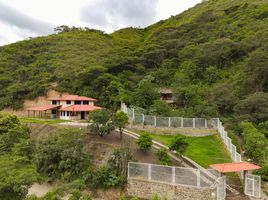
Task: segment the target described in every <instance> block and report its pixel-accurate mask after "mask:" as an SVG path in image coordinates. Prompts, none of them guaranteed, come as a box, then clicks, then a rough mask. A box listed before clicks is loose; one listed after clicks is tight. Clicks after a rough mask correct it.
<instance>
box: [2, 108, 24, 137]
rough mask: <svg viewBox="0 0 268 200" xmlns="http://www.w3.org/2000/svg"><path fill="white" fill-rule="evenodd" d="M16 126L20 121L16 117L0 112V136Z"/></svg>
mask: <svg viewBox="0 0 268 200" xmlns="http://www.w3.org/2000/svg"><path fill="white" fill-rule="evenodd" d="M18 125H20V121H19V119H18V118H17V116H16V115H11V114H8V113H4V112H0V135H2V134H3V133H6V132H7V131H8V130H10V129H11V128H14V127H16V126H18Z"/></svg>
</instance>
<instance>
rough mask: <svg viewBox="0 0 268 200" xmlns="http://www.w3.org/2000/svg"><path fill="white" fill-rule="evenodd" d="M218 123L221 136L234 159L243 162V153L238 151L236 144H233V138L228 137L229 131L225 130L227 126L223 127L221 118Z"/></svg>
mask: <svg viewBox="0 0 268 200" xmlns="http://www.w3.org/2000/svg"><path fill="white" fill-rule="evenodd" d="M217 124H218V128H217V130H218V132H219V134H220V136H221V139H222V141H223V143H224V144H225V146H226V149H227V150H228V152H229V153H230V156H231V158H232V160H233V161H234V162H241V161H242V159H241V155H240V154H239V153H238V152H237V150H236V146H235V145H233V143H232V140H231V138H229V137H228V133H227V131H225V128H224V127H223V125H222V122H221V121H220V120H219V119H218V123H217Z"/></svg>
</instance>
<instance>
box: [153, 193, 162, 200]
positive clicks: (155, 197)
mask: <svg viewBox="0 0 268 200" xmlns="http://www.w3.org/2000/svg"><path fill="white" fill-rule="evenodd" d="M151 200H161V198H160V197H159V196H158V195H157V194H153V196H152V198H151Z"/></svg>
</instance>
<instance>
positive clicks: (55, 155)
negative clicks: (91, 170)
mask: <svg viewBox="0 0 268 200" xmlns="http://www.w3.org/2000/svg"><path fill="white" fill-rule="evenodd" d="M63 131H64V132H59V133H58V134H55V136H51V137H49V138H48V139H47V140H44V141H40V143H39V144H38V145H37V146H38V148H37V150H36V159H35V162H36V166H37V171H38V172H39V173H42V174H44V175H45V176H47V177H48V180H49V181H54V180H56V179H57V178H62V179H66V180H72V179H73V178H76V177H78V176H80V175H81V174H82V172H83V171H84V170H85V169H87V168H88V167H89V166H90V159H89V156H88V155H87V154H86V153H85V152H84V151H83V148H84V143H83V135H82V134H81V133H80V132H77V130H67V129H66V130H63Z"/></svg>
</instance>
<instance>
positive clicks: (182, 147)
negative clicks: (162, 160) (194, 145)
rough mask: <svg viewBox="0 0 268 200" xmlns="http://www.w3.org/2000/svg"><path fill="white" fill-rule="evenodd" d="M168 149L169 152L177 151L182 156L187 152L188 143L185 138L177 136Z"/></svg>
mask: <svg viewBox="0 0 268 200" xmlns="http://www.w3.org/2000/svg"><path fill="white" fill-rule="evenodd" d="M168 147H169V150H171V151H176V153H177V154H178V155H180V156H181V155H182V154H184V152H185V151H186V149H187V147H188V143H187V142H186V140H185V137H183V136H179V135H177V136H175V137H174V138H172V140H171V141H170V143H169V145H168Z"/></svg>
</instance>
